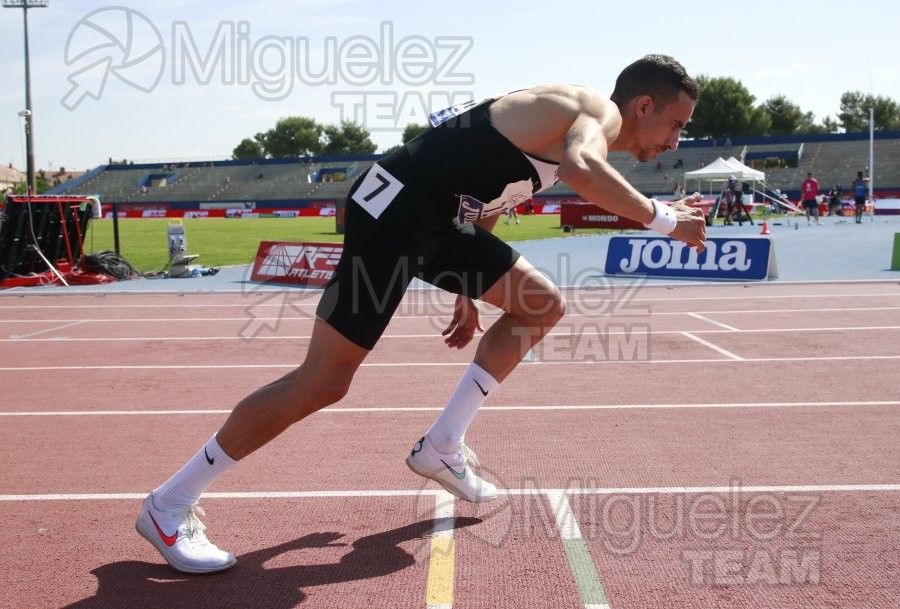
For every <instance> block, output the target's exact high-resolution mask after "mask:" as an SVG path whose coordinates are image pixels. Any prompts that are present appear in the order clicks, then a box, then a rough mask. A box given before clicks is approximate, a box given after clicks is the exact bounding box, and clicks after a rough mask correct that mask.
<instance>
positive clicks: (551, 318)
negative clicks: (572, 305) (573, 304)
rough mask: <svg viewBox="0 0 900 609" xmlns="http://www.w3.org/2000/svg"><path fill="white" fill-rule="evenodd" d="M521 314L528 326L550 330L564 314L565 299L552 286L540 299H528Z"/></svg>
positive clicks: (557, 289)
mask: <svg viewBox="0 0 900 609" xmlns="http://www.w3.org/2000/svg"><path fill="white" fill-rule="evenodd" d="M522 313H524V315H523V317H525V318H526V321H527V322H528V323H529V325H533V326H541V327H544V328H552V327H553V326H555V325H556V323H557V322H558V321H559V320H560V319H562V317H563V315H565V314H566V299H565V298H564V297H563V295H562V293H561V292H560V291H559V288H557V287H556V286H552V287H549V288H548V289H547V290H546V291H544V292H543V293H541V294H540V297H538V298H531V299H528V302H526V303H525V306H524V307H523V311H522Z"/></svg>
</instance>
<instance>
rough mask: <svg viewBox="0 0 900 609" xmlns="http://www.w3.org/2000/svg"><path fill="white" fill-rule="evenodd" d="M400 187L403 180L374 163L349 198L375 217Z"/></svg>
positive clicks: (381, 211)
mask: <svg viewBox="0 0 900 609" xmlns="http://www.w3.org/2000/svg"><path fill="white" fill-rule="evenodd" d="M402 189H403V182H401V181H400V180H398V179H397V178H395V177H394V176H392V175H391V174H390V173H388V172H387V171H386V170H385V169H384V168H382V167H381V166H379V165H378V163H375V164H374V165H372V168H371V169H369V173H367V174H366V177H364V178H363V180H362V183H361V184H360V185H359V187H358V188H357V189H356V190H355V191H354V192H353V194H352V195H350V198H351V199H353V200H354V201H355V202H356V203H357V204H358V205H359V206H360V207H362V208H363V209H364V210H366V211H367V212H369V215H371V216H372V217H373V218H376V219H377V218H378V217H379V216H380V215H381V214H382V213H384V210H385V209H387V207H388V205H390V204H391V202H392V201H393V200H394V198H395V197H396V196H397V194H398V193H399V192H400V191H401V190H402Z"/></svg>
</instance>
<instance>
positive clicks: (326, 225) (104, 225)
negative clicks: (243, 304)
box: [84, 214, 762, 273]
mask: <svg viewBox="0 0 900 609" xmlns="http://www.w3.org/2000/svg"><path fill="white" fill-rule="evenodd" d="M754 217H757V216H756V215H755V216H754ZM520 218H521V222H522V223H521V224H518V225H516V224H509V225H506V224H504V222H503V220H502V219H501V220H500V221H498V222H497V226H496V228H495V229H494V233H495V234H496V235H497V236H498V237H500V238H501V239H503V240H504V241H525V240H532V239H551V238H555V237H570V236H573V235H590V234H595V233H604V232H609V231H608V230H603V229H579V230H578V232H577V233H566V232H563V230H562V228H560V226H559V216H558V215H551V214H548V215H540V216H520ZM761 218H762V216H761V215H760V216H758V217H757V219H761ZM168 224H169V220H167V219H164V218H140V219H138V218H134V219H128V220H126V219H122V220H119V245H120V248H121V252H120V253H121V254H122V256H123V257H124V258H125V259H126V260H128V262H130V263H131V265H132V266H133V267H134V268H136V269H137V270H139V271H141V272H143V273H149V272H153V271H160V270H162V269H163V268H164V267H165V266H166V262H168V256H169V255H168ZM184 229H185V235H186V240H187V246H188V247H187V249H188V253H189V254H199V255H200V257H199V258H198V259H197V261H196V264H199V265H200V266H206V267H212V266H216V267H218V266H229V265H235V264H250V263H251V262H253V259H254V258H255V257H256V251H257V249H258V248H259V242H260V241H301V242H322V243H340V242H341V241H343V235H339V234H337V233H336V232H335V221H334V218H255V219H252V220H251V219H246V220H242V219H238V218H187V219H185V220H184ZM84 246H85V251H87V252H97V251H100V250H112V249H114V239H113V222H112V220H92V221H91V225H90V228H89V229H88V233H87V236H86V237H85V244H84Z"/></svg>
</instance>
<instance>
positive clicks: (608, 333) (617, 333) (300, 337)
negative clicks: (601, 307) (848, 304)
mask: <svg viewBox="0 0 900 609" xmlns="http://www.w3.org/2000/svg"><path fill="white" fill-rule="evenodd" d="M710 322H711V323H716V324H717V325H720V326H722V327H723V328H725V329H723V330H691V334H724V333H726V332H727V333H731V332H734V331H737V332H740V333H742V334H754V333H755V334H765V333H773V332H781V333H788V332H799V333H803V332H865V331H884V330H900V326H842V327H821V328H756V329H752V330H741V329H739V328H732V327H731V326H727V325H725V324H720V323H718V322H714V321H712V320H710ZM79 323H81V322H79ZM683 332H684V331H683V330H649V331H647V332H646V333H647V334H651V335H654V336H657V335H659V336H662V335H669V334H682V333H683ZM633 333H634V332H633V331H630V330H616V329H614V328H603V334H604V335H605V336H630V335H632V334H633ZM580 334H581V332H580V331H564V332H556V331H552V332H550V333H548V334H547V336H578V335H580ZM439 336H442V335H441V334H439V333H429V334H383V335H382V336H381V338H383V339H407V338H437V337H439ZM310 338H311V335H310V334H293V335H291V334H287V335H277V336H262V335H259V336H253V337H251V338H244V337H243V336H240V335H239V334H235V335H233V336H115V337H114V336H109V337H103V336H94V337H68V336H66V337H50V338H0V343H12V342H17V343H26V342H34V343H41V344H54V343H60V344H65V343H68V342H72V343H77V342H150V341H160V342H190V341H223V342H227V341H244V342H251V341H254V340H309V339H310Z"/></svg>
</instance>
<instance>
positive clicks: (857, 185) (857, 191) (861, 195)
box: [853, 171, 869, 224]
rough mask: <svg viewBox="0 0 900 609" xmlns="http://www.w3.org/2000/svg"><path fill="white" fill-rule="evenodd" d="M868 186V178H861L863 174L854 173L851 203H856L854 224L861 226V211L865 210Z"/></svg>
mask: <svg viewBox="0 0 900 609" xmlns="http://www.w3.org/2000/svg"><path fill="white" fill-rule="evenodd" d="M868 186H869V178H868V177H865V176H863V172H861V171H857V172H856V179H855V180H853V201H854V202H855V203H856V210H855V211H856V223H857V224H862V215H863V211H864V210H865V209H866V189H867V188H868Z"/></svg>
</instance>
